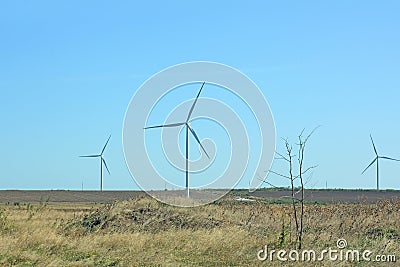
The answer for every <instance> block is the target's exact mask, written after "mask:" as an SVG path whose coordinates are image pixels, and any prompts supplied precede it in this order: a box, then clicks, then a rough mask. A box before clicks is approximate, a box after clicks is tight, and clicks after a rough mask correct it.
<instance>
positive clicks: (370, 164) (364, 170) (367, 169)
mask: <svg viewBox="0 0 400 267" xmlns="http://www.w3.org/2000/svg"><path fill="white" fill-rule="evenodd" d="M377 159H378V157H376V158H375V159H374V160H373V161H372V162H371V163H370V164H369V165H368V167H367V168H365V170H363V172H362V173H361V174H364V172H365V171H366V170H368V168H369V167H371V165H372V164H374V163H375V161H376V160H377Z"/></svg>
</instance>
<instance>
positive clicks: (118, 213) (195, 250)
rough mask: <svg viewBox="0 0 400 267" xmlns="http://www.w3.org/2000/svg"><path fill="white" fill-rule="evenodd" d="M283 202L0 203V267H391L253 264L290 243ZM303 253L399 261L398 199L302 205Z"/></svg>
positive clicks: (291, 227)
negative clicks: (365, 254) (342, 248)
mask: <svg viewBox="0 0 400 267" xmlns="http://www.w3.org/2000/svg"><path fill="white" fill-rule="evenodd" d="M292 222H293V218H292V216H291V206H290V205H288V204H274V203H271V201H268V202H263V201H262V200H258V201H256V202H239V201H236V200H235V199H234V198H233V197H231V198H229V197H228V198H225V199H223V200H221V201H218V202H216V203H213V204H209V205H206V206H201V207H196V208H177V207H172V206H168V205H164V204H161V203H158V202H156V201H154V200H152V199H150V198H148V197H142V196H139V197H136V198H132V199H131V200H126V201H116V202H112V203H108V204H97V205H89V204H69V205H66V204H63V205H61V204H58V205H55V204H52V203H47V202H42V203H38V204H35V205H32V204H26V205H20V206H11V205H10V206H2V207H0V265H1V266H393V265H396V264H397V265H398V264H399V263H398V262H397V263H387V262H386V263H378V262H374V263H371V262H365V261H361V262H348V261H334V262H333V261H328V260H325V261H322V262H318V261H316V262H313V263H310V262H301V261H300V262H291V261H289V262H286V263H281V262H279V261H278V259H277V258H276V257H275V258H274V260H273V261H272V262H271V261H270V260H265V261H260V260H258V259H257V253H258V251H260V250H261V249H263V248H264V247H265V245H267V246H268V248H269V249H275V250H279V249H285V250H287V251H289V250H290V249H293V248H294V246H295V245H294V224H293V223H292ZM304 231H305V232H304V245H303V248H304V249H314V250H315V251H317V252H320V251H322V250H323V249H329V248H332V249H335V248H336V241H337V240H338V239H339V238H345V239H346V240H347V244H348V245H347V247H346V249H358V250H360V251H363V250H366V249H368V250H371V251H372V252H373V254H372V256H371V258H372V259H374V258H373V257H375V255H377V254H382V255H396V256H397V257H400V233H399V231H400V202H397V201H380V202H377V203H375V204H368V203H365V204H335V205H333V204H327V205H321V204H307V205H306V214H305V230H304Z"/></svg>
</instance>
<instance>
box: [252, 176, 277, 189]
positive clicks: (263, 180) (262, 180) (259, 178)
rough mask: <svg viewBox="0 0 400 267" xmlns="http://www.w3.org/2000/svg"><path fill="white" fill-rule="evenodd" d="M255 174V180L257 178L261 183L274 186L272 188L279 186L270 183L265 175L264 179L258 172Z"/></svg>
mask: <svg viewBox="0 0 400 267" xmlns="http://www.w3.org/2000/svg"><path fill="white" fill-rule="evenodd" d="M257 176H258V178H257V180H259V181H261V182H263V183H266V184H268V185H270V186H272V187H274V188H279V187H278V186H275V185H273V184H271V183H270V182H268V181H267V180H266V179H267V177H265V179H263V178H262V177H261V176H260V175H259V174H258V173H257Z"/></svg>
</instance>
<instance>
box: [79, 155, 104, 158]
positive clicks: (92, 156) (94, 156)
mask: <svg viewBox="0 0 400 267" xmlns="http://www.w3.org/2000/svg"><path fill="white" fill-rule="evenodd" d="M100 156H101V155H86V156H79V157H80V158H98V157H100Z"/></svg>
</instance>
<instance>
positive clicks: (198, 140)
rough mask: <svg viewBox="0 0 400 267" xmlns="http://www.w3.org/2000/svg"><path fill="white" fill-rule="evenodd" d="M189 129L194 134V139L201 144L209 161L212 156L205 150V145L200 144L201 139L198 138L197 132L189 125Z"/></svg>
mask: <svg viewBox="0 0 400 267" xmlns="http://www.w3.org/2000/svg"><path fill="white" fill-rule="evenodd" d="M187 127H189V130H190V132H192V134H193V136H194V138H195V139H196V141H197V143H199V145H200V147H201V149H202V150H203V151H204V153H205V154H206V155H207V157H208V159H210V156H209V155H208V153H207V151H206V150H205V148H204V147H203V145H202V144H201V142H200V139H199V137H198V136H197V134H196V132H195V131H194V130H193V129H192V128H191V127H190V126H189V125H187Z"/></svg>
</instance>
